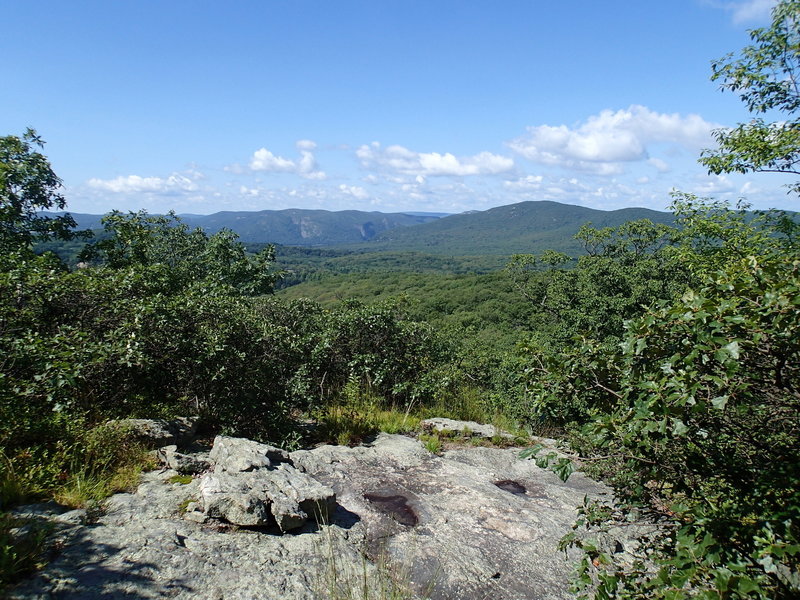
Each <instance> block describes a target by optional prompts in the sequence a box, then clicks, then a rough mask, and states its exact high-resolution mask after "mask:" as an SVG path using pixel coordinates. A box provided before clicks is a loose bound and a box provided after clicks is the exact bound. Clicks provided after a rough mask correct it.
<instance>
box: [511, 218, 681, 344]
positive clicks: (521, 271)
mask: <svg viewBox="0 0 800 600" xmlns="http://www.w3.org/2000/svg"><path fill="white" fill-rule="evenodd" d="M676 235H677V231H676V230H675V229H673V228H671V227H668V226H666V225H663V224H654V223H652V222H651V221H649V220H646V219H645V220H639V221H632V222H629V223H625V224H623V225H621V226H619V227H614V228H611V227H604V228H601V229H596V228H593V227H591V226H590V225H584V226H583V227H581V229H580V231H579V232H578V233H577V235H576V236H575V237H576V239H578V240H580V241H581V242H582V243H583V245H584V249H585V251H586V254H585V255H584V256H581V257H580V258H579V259H578V260H577V264H575V265H574V267H573V268H565V267H566V266H568V265H569V260H568V257H567V256H565V255H562V254H559V253H555V252H545V253H544V254H542V255H539V256H537V255H516V256H515V257H514V258H513V259H512V261H511V262H510V263H509V265H508V267H507V272H508V273H509V274H510V276H511V277H512V279H513V281H514V283H515V285H516V287H517V289H519V290H520V292H521V293H522V295H523V296H525V297H526V298H527V299H528V300H529V301H530V302H531V304H532V305H533V306H532V308H533V310H534V311H535V317H534V318H533V329H534V331H535V332H536V333H535V344H536V345H537V346H544V347H549V348H552V347H558V346H562V345H564V344H566V343H568V342H569V341H570V340H571V339H572V338H574V337H575V336H578V335H586V336H589V337H592V338H594V339H598V340H603V341H604V342H605V343H606V344H614V343H616V342H618V341H619V339H620V337H621V336H622V331H623V328H622V325H623V322H624V321H625V319H629V318H631V317H633V316H635V315H637V314H639V312H641V310H642V307H643V306H647V305H649V304H651V303H652V302H654V301H655V300H658V299H663V298H670V297H672V296H673V295H674V294H675V293H676V291H677V290H679V289H682V287H683V286H684V285H686V282H687V281H688V278H689V277H688V274H687V273H686V269H685V267H684V266H683V264H682V263H681V262H680V261H679V260H678V259H677V258H676V257H675V255H674V254H673V253H671V252H670V251H669V246H668V244H670V242H671V241H672V240H673V238H674V237H675V236H676Z"/></svg>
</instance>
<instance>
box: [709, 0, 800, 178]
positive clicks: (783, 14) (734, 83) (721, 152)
mask: <svg viewBox="0 0 800 600" xmlns="http://www.w3.org/2000/svg"><path fill="white" fill-rule="evenodd" d="M798 15H800V2H798V1H797V0H781V1H780V2H778V4H777V5H776V6H775V7H774V8H773V11H772V24H771V25H770V27H765V28H760V29H754V30H753V31H751V32H750V37H751V39H752V41H753V44H752V45H750V46H747V47H745V48H743V49H742V51H741V53H740V55H739V56H738V57H735V56H734V55H733V54H729V55H727V56H725V57H724V58H722V59H720V60H718V61H716V62H714V63H713V69H714V74H713V77H712V79H713V80H719V81H721V82H722V88H723V89H727V90H730V91H732V92H735V93H738V94H739V96H740V97H741V99H742V101H743V102H744V103H745V104H746V105H747V108H748V110H749V111H750V112H751V113H754V114H757V115H759V114H767V113H778V114H779V115H780V119H779V120H778V121H774V122H771V123H770V122H765V121H764V119H762V118H760V117H759V118H755V119H753V120H752V121H750V122H749V123H743V124H740V125H738V126H737V127H735V128H733V129H720V130H717V131H716V132H715V134H714V135H715V138H716V140H717V144H718V148H716V149H713V150H705V151H704V152H703V158H702V159H701V163H703V164H704V165H705V166H706V167H708V169H709V172H711V173H717V174H719V173H732V172H736V173H748V172H753V171H773V172H779V173H788V174H793V175H798V174H800V170H798V163H800V150H799V149H800V123H798V120H797V116H796V114H795V113H796V112H797V110H798V108H800V91H799V90H798V87H797V80H798V76H800V29H799V28H798ZM790 189H791V190H792V191H795V192H797V191H800V184H793V185H791V186H790Z"/></svg>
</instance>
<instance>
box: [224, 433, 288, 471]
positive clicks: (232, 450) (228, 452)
mask: <svg viewBox="0 0 800 600" xmlns="http://www.w3.org/2000/svg"><path fill="white" fill-rule="evenodd" d="M209 459H210V460H211V462H212V463H213V464H214V471H215V472H220V471H230V472H234V473H236V472H242V471H253V470H255V469H260V468H262V467H266V468H270V467H272V466H275V465H277V464H278V463H281V462H288V461H289V454H288V453H287V452H286V451H285V450H281V449H280V448H276V447H274V446H269V445H267V444H260V443H258V442H254V441H253V440H248V439H246V438H235V437H228V436H224V435H218V436H217V437H216V438H214V447H213V448H211V453H210V454H209Z"/></svg>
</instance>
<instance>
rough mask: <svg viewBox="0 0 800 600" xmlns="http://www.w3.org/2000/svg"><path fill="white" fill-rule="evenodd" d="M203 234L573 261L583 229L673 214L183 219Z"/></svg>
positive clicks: (523, 210)
mask: <svg viewBox="0 0 800 600" xmlns="http://www.w3.org/2000/svg"><path fill="white" fill-rule="evenodd" d="M71 214H72V216H73V217H74V218H75V220H76V221H77V222H78V226H79V228H82V229H83V228H90V229H97V228H99V227H100V219H101V216H100V215H88V214H80V213H71ZM181 218H182V219H183V221H184V222H185V223H186V224H188V225H189V226H192V227H202V228H203V229H205V230H206V231H208V232H209V233H215V232H217V231H219V230H220V229H223V228H228V229H231V230H233V231H235V232H236V233H237V234H239V237H240V239H241V240H242V241H243V242H245V243H249V244H255V243H274V244H280V245H283V246H306V247H308V246H317V247H319V246H339V247H342V248H343V249H344V248H347V249H352V250H357V251H359V252H364V251H366V252H421V253H425V254H432V255H452V256H457V255H458V256H477V255H495V256H499V255H510V254H515V253H528V252H541V251H542V250H545V249H548V248H550V249H554V250H560V251H562V252H566V253H568V254H572V255H576V254H579V253H580V251H581V248H580V244H579V243H578V242H577V241H575V240H574V239H573V236H574V235H575V234H576V233H577V231H578V229H579V228H580V227H581V225H583V224H584V223H589V222H591V223H592V224H593V225H594V226H595V227H614V226H617V225H621V224H622V223H624V222H626V221H630V220H635V219H643V218H647V219H650V220H651V221H653V222H656V223H667V224H670V223H673V222H674V216H673V215H672V214H671V213H667V212H660V211H655V210H650V209H646V208H624V209H620V210H613V211H605V210H597V209H592V208H585V207H582V206H575V205H572V204H561V203H559V202H550V201H527V202H520V203H517V204H509V205H506V206H499V207H496V208H491V209H489V210H484V211H470V212H466V213H461V214H455V215H446V216H441V213H419V212H414V213H381V212H364V211H357V210H345V211H327V210H306V209H297V208H291V209H285V210H263V211H257V212H246V211H224V212H218V213H215V214H212V215H181Z"/></svg>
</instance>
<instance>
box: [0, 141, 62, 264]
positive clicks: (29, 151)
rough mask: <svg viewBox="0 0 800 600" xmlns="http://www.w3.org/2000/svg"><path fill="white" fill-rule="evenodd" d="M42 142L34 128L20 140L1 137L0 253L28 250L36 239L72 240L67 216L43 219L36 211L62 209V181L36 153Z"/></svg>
mask: <svg viewBox="0 0 800 600" xmlns="http://www.w3.org/2000/svg"><path fill="white" fill-rule="evenodd" d="M37 146H38V147H39V148H42V147H43V146H44V142H43V141H42V139H41V138H40V137H39V136H38V135H37V134H36V132H35V131H34V130H33V129H30V128H29V129H27V130H26V131H25V133H24V134H23V135H22V137H16V136H13V135H10V136H5V137H1V138H0V252H4V253H5V252H14V251H27V250H29V249H30V246H31V244H33V242H34V241H36V240H44V239H50V238H53V237H55V238H59V239H71V238H72V237H74V236H75V235H76V234H75V233H74V232H73V231H72V229H73V228H74V227H75V221H74V220H73V219H72V217H70V216H69V215H64V216H60V217H55V218H52V217H45V216H42V215H39V214H38V212H39V211H42V210H46V209H49V208H53V207H55V208H58V209H63V208H64V206H65V205H66V201H65V200H64V197H63V196H62V195H61V194H60V193H59V189H60V188H61V180H60V179H59V178H58V177H57V176H56V174H55V173H54V172H53V170H52V168H51V167H50V163H49V162H48V160H47V158H46V157H45V156H44V155H42V154H41V153H39V152H37V151H36V150H35V147H37Z"/></svg>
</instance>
